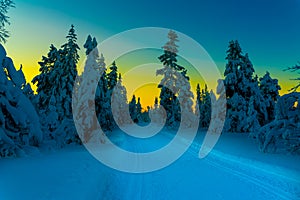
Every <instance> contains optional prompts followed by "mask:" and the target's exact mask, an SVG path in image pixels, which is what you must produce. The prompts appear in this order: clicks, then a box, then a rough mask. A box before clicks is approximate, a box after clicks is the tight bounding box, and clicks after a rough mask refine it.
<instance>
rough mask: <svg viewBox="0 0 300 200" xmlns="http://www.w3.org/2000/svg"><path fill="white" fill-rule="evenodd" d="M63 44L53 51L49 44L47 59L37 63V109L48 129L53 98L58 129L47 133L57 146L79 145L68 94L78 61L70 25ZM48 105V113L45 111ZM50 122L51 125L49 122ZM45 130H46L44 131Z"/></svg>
mask: <svg viewBox="0 0 300 200" xmlns="http://www.w3.org/2000/svg"><path fill="white" fill-rule="evenodd" d="M66 38H67V40H68V41H67V43H65V44H63V45H62V46H61V49H59V50H57V49H56V48H55V47H54V46H53V45H51V47H50V52H49V53H48V56H47V57H43V58H42V61H41V62H39V64H40V72H41V73H40V74H39V75H37V76H36V77H35V78H34V79H33V80H32V82H33V84H37V96H38V98H37V101H38V102H37V109H38V110H39V113H40V114H41V115H44V117H43V118H44V120H45V121H44V122H43V125H44V126H45V127H46V130H47V129H48V126H49V124H48V120H49V121H52V120H50V119H49V118H48V114H49V112H53V107H52V105H51V104H50V99H51V98H54V99H55V101H52V104H53V102H55V106H56V112H57V115H58V124H59V125H58V128H57V129H56V130H53V131H52V132H50V133H49V136H51V137H53V138H54V139H55V140H56V142H57V145H58V146H63V145H64V144H69V143H72V142H76V143H80V140H79V138H78V135H77V133H76V130H75V126H74V122H73V119H72V118H73V117H72V106H71V103H72V92H73V86H74V83H75V78H76V76H77V63H78V60H79V55H78V50H79V46H78V45H77V43H76V41H77V35H76V33H75V29H74V26H73V25H72V26H71V29H70V30H69V33H68V35H67V37H66ZM49 106H51V110H50V108H49ZM51 123H52V122H51ZM48 130H49V129H48Z"/></svg>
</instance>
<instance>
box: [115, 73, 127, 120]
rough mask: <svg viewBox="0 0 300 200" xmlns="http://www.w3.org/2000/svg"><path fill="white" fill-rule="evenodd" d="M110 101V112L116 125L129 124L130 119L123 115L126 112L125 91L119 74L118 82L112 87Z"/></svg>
mask: <svg viewBox="0 0 300 200" xmlns="http://www.w3.org/2000/svg"><path fill="white" fill-rule="evenodd" d="M111 103H112V111H113V112H112V113H113V117H114V120H115V122H117V125H118V126H122V125H125V124H129V123H130V121H129V119H128V117H127V116H126V115H125V114H126V113H127V112H128V103H127V91H126V88H125V87H124V86H123V85H122V76H121V74H119V77H118V82H117V84H116V85H115V87H114V91H113V95H112V97H111Z"/></svg>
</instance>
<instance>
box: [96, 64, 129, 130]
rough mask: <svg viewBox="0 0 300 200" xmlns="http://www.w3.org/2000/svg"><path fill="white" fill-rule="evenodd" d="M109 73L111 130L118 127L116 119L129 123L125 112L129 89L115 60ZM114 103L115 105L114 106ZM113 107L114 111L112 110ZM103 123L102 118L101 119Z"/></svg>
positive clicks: (108, 118)
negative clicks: (119, 72)
mask: <svg viewBox="0 0 300 200" xmlns="http://www.w3.org/2000/svg"><path fill="white" fill-rule="evenodd" d="M109 69H110V72H109V73H107V76H106V79H107V98H108V109H107V111H108V114H107V122H108V123H109V126H108V127H109V130H110V131H111V130H112V129H113V128H115V127H116V125H117V124H116V121H115V120H117V123H118V124H119V125H123V124H126V123H129V122H128V121H127V120H126V119H127V117H126V116H125V114H124V113H125V112H127V109H128V104H127V91H126V88H125V87H124V86H123V85H122V77H121V74H119V75H118V67H117V65H116V62H115V61H114V62H113V63H112V65H111V67H110V68H109ZM112 105H113V107H112ZM112 109H113V112H112ZM99 120H100V119H99ZM100 123H101V120H100Z"/></svg>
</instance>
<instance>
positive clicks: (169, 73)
mask: <svg viewBox="0 0 300 200" xmlns="http://www.w3.org/2000/svg"><path fill="white" fill-rule="evenodd" d="M168 38H169V41H168V42H167V43H166V44H165V45H164V46H163V49H164V53H163V54H162V55H161V56H160V57H159V60H160V61H161V63H162V64H163V68H162V69H159V70H157V72H156V74H157V75H163V79H162V80H161V82H160V84H159V86H158V87H159V88H161V92H160V105H161V106H163V107H164V108H165V110H166V114H167V119H166V125H167V126H168V127H171V128H175V127H177V126H178V125H179V122H180V120H181V114H183V113H182V111H183V110H184V112H186V113H184V114H187V115H189V114H190V113H189V112H192V104H193V103H192V99H193V94H192V92H191V91H190V89H191V88H190V83H189V77H188V76H187V70H186V69H185V68H184V67H183V66H180V65H179V64H177V53H178V49H177V48H178V46H177V44H176V42H178V39H177V38H178V36H177V34H176V33H175V32H174V31H172V30H171V31H170V32H169V33H168ZM178 97H179V98H180V99H181V106H182V108H183V109H181V108H180V103H179V100H178ZM185 121H186V122H188V121H190V117H188V119H186V120H185ZM188 124H190V122H188ZM188 124H186V126H189V125H188Z"/></svg>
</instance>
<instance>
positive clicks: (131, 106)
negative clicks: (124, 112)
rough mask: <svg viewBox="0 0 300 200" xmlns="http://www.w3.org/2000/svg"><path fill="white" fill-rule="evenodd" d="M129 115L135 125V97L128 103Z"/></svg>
mask: <svg viewBox="0 0 300 200" xmlns="http://www.w3.org/2000/svg"><path fill="white" fill-rule="evenodd" d="M129 113H130V117H131V119H132V120H133V121H134V122H135V123H136V122H138V120H137V110H136V98H135V95H133V96H132V98H131V101H130V102H129Z"/></svg>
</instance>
